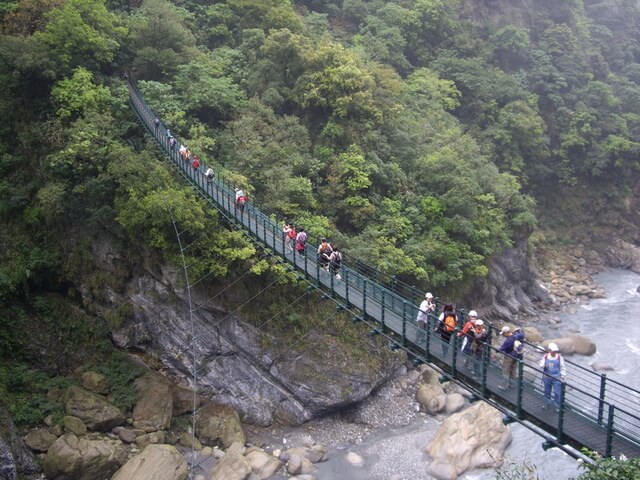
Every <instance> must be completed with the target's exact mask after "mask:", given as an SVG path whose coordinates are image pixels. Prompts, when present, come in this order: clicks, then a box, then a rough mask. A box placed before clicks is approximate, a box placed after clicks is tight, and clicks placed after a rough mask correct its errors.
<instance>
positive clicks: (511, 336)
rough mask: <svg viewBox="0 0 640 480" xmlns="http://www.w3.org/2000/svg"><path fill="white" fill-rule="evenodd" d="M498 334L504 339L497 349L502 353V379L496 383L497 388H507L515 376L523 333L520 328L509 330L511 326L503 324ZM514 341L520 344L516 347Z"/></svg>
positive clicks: (510, 385) (521, 348) (521, 347)
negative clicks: (513, 330)
mask: <svg viewBox="0 0 640 480" xmlns="http://www.w3.org/2000/svg"><path fill="white" fill-rule="evenodd" d="M500 335H502V336H503V337H504V341H503V342H502V345H501V346H500V348H499V349H498V352H499V353H502V377H503V381H502V383H499V384H498V388H499V389H500V390H509V389H510V388H511V387H512V386H513V384H512V382H511V381H512V380H514V379H515V378H516V368H517V366H518V360H519V356H520V354H521V353H522V350H523V348H524V347H523V345H522V340H524V333H523V332H522V330H521V329H518V331H517V332H515V333H514V332H512V331H511V327H509V325H505V326H504V327H502V329H501V330H500ZM516 342H518V343H519V344H520V345H518V346H517V348H516ZM518 350H520V351H518ZM492 358H493V359H495V358H496V355H495V354H494V355H493V356H492Z"/></svg>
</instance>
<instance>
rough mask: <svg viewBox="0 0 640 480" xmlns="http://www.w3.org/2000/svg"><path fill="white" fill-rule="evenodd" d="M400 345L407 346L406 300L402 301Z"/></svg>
mask: <svg viewBox="0 0 640 480" xmlns="http://www.w3.org/2000/svg"><path fill="white" fill-rule="evenodd" d="M402 345H403V346H405V347H406V346H407V302H406V300H403V301H402Z"/></svg>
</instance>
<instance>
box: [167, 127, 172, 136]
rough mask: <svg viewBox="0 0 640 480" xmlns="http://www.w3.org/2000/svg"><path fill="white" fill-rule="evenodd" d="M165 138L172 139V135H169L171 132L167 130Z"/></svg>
mask: <svg viewBox="0 0 640 480" xmlns="http://www.w3.org/2000/svg"><path fill="white" fill-rule="evenodd" d="M167 138H173V135H171V130H169V129H168V128H167Z"/></svg>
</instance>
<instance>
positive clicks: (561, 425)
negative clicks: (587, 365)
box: [556, 382, 567, 443]
mask: <svg viewBox="0 0 640 480" xmlns="http://www.w3.org/2000/svg"><path fill="white" fill-rule="evenodd" d="M566 389H567V384H566V383H565V382H562V383H561V384H560V408H559V412H558V433H557V435H556V438H557V439H558V443H562V437H563V436H564V434H563V430H564V409H565V407H566V403H565V401H564V399H565V392H566Z"/></svg>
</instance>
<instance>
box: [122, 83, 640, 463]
mask: <svg viewBox="0 0 640 480" xmlns="http://www.w3.org/2000/svg"><path fill="white" fill-rule="evenodd" d="M129 86H130V97H131V103H132V105H133V107H134V110H135V111H136V113H137V114H138V116H139V118H140V120H141V122H142V124H143V125H144V126H145V127H146V128H147V130H148V131H149V132H150V133H151V134H152V135H153V136H154V138H155V140H156V141H157V143H158V144H159V145H160V147H161V148H162V149H163V150H164V152H165V153H166V154H167V155H168V156H169V157H170V158H171V160H172V165H173V166H174V167H175V168H176V170H177V171H178V172H179V173H180V174H181V175H182V176H183V177H185V178H186V179H187V180H188V181H189V182H190V183H191V184H193V185H194V186H195V187H196V190H197V191H198V193H199V194H200V195H201V196H202V197H203V198H204V199H206V200H207V201H208V202H209V203H210V204H211V205H212V206H214V207H215V208H216V209H217V210H218V211H219V212H220V214H221V215H222V216H224V217H225V218H226V219H227V220H228V221H230V222H233V223H235V224H237V225H239V226H241V227H242V230H243V231H244V233H245V234H247V235H249V236H250V237H251V238H252V239H254V240H255V241H257V242H259V243H260V244H262V245H263V246H264V247H266V248H268V249H269V250H270V251H271V252H273V253H274V254H276V255H277V256H279V257H280V258H281V259H282V260H284V261H286V262H288V263H289V264H291V265H293V266H294V267H295V268H296V269H297V270H298V271H299V272H300V276H301V277H302V278H304V279H306V280H309V281H312V282H316V283H317V285H318V286H319V287H322V288H323V289H326V290H327V291H328V292H329V294H330V295H331V296H332V297H339V298H341V299H343V300H344V301H345V302H346V303H347V305H351V306H353V307H356V308H357V309H358V310H359V311H360V312H362V313H361V315H354V321H363V320H366V319H367V318H372V319H375V320H376V321H377V322H378V325H379V326H378V327H376V328H374V329H373V332H374V333H382V334H385V335H387V336H388V337H389V339H390V340H391V342H392V345H394V346H397V347H402V348H411V349H412V352H413V353H416V354H417V355H418V356H419V357H420V358H421V359H422V360H424V361H426V362H435V363H436V364H437V365H438V366H439V367H440V368H441V370H442V371H443V373H444V374H445V375H446V376H448V378H451V379H455V380H458V381H462V382H464V383H465V384H466V385H467V386H469V387H470V388H471V389H473V390H474V391H476V392H478V393H479V394H480V395H482V396H483V397H485V398H491V399H494V400H495V401H498V402H500V403H501V404H503V405H507V406H508V407H509V408H511V409H512V410H513V411H514V412H515V415H516V417H517V418H518V419H525V418H526V419H528V420H531V421H534V422H536V423H537V424H540V425H543V426H544V428H545V429H546V430H547V431H548V432H550V433H552V434H554V435H555V439H556V443H560V442H562V441H563V440H564V439H565V438H570V439H573V440H574V441H576V442H578V443H581V444H582V445H585V446H587V447H589V448H592V449H593V450H595V451H598V452H600V453H601V454H605V455H610V454H612V453H614V454H615V453H617V452H620V453H625V454H627V455H628V454H629V453H631V454H633V453H635V454H636V455H637V454H638V453H640V441H639V439H640V421H639V420H638V417H639V416H640V412H639V408H638V401H637V399H638V398H640V392H638V391H637V390H634V389H631V388H629V387H627V386H625V385H623V384H621V383H619V382H616V381H613V380H610V379H608V378H607V377H606V375H604V374H597V373H595V372H592V371H590V370H588V369H586V368H584V367H582V366H580V365H577V364H575V363H571V362H566V363H567V374H568V378H569V381H568V382H563V383H562V385H563V386H562V390H563V391H562V404H561V408H560V409H559V410H560V411H559V413H558V414H555V413H554V412H549V411H541V410H540V408H541V405H543V402H544V395H543V388H542V381H541V379H542V376H543V372H542V371H540V368H539V367H538V365H537V362H538V360H539V358H540V356H541V353H540V352H539V351H538V350H537V347H535V346H534V345H529V346H528V348H527V355H525V358H524V359H523V360H521V361H518V362H517V375H516V376H515V378H514V379H513V380H514V382H513V383H514V387H513V388H512V389H508V391H502V390H501V389H500V385H501V384H502V383H504V381H505V376H504V374H503V372H502V371H501V366H500V362H499V359H500V358H501V357H502V356H503V355H502V354H501V353H500V352H499V351H498V349H497V348H496V347H494V346H492V345H491V344H490V342H489V343H488V344H487V345H486V346H485V348H483V349H482V353H481V354H480V355H472V356H469V355H466V354H463V353H462V352H461V351H460V343H461V341H462V337H460V336H459V335H458V333H459V332H460V330H459V328H456V330H455V331H454V332H453V333H451V334H450V335H443V333H442V331H441V330H438V328H437V325H438V318H437V317H436V315H437V313H436V315H434V314H429V316H428V322H427V324H426V326H425V327H426V328H421V327H420V326H419V325H418V323H417V322H416V321H415V319H416V317H417V314H418V307H417V306H416V304H417V303H418V300H421V298H420V297H421V295H420V296H418V295H417V291H416V288H415V287H413V286H409V285H407V284H403V283H402V282H397V281H396V280H395V279H394V278H393V277H389V276H388V275H387V276H385V274H383V273H381V272H379V271H374V270H375V269H371V267H368V266H366V265H365V264H363V263H362V262H355V264H354V265H351V264H349V263H347V262H346V261H345V262H344V263H343V265H342V267H341V274H342V278H340V279H337V277H336V276H335V275H332V274H331V273H329V272H326V271H325V270H324V269H323V268H321V265H320V263H319V262H318V261H317V259H316V251H317V246H316V245H313V244H312V243H311V242H307V243H306V244H305V245H304V248H303V250H302V251H299V252H298V251H296V250H295V249H289V247H288V246H287V245H286V241H285V237H284V235H283V232H282V228H281V225H282V224H281V223H278V221H277V217H276V215H275V214H274V213H273V212H264V211H263V210H261V209H260V208H258V207H257V206H256V205H254V204H252V203H246V204H244V205H243V206H239V205H238V204H237V203H236V201H235V192H234V185H232V184H230V182H229V181H228V180H227V179H226V178H225V177H224V176H222V175H220V174H219V173H218V172H216V173H215V174H214V176H213V178H207V177H205V175H203V174H202V171H204V169H205V168H206V166H205V165H204V162H203V164H202V165H200V167H199V168H192V166H191V164H190V162H185V161H184V160H183V159H182V158H181V156H180V155H179V153H178V151H177V150H178V149H177V147H172V146H171V144H170V141H169V139H170V137H169V136H168V135H167V130H166V127H165V126H164V124H163V123H162V122H161V121H159V120H158V121H156V116H155V114H154V112H153V111H152V110H151V108H150V107H149V106H148V105H147V104H146V102H145V101H144V99H143V97H142V95H141V94H140V92H139V91H138V89H137V87H136V85H135V84H134V83H133V82H129ZM457 313H458V317H459V321H460V322H462V321H463V319H464V316H465V312H464V310H462V309H459V310H458V312H457ZM492 336H497V335H495V332H494V330H490V337H489V338H491V337H492ZM510 380H511V379H509V381H510Z"/></svg>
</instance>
